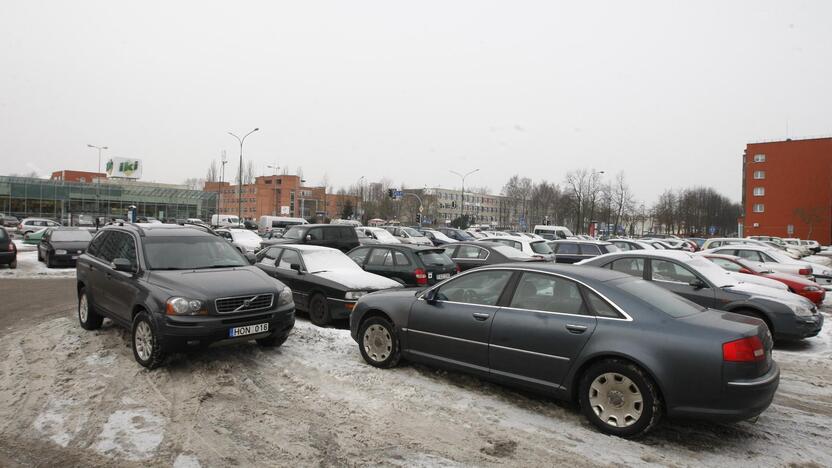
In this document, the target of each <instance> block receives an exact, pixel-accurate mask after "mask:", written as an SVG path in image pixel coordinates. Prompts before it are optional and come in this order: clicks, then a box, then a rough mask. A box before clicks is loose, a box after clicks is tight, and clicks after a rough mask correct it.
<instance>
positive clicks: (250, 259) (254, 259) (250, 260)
mask: <svg viewBox="0 0 832 468" xmlns="http://www.w3.org/2000/svg"><path fill="white" fill-rule="evenodd" d="M245 255H246V260H248V263H250V264H251V265H254V263H255V262H257V257H256V256H255V255H254V254H253V253H251V252H246V253H245Z"/></svg>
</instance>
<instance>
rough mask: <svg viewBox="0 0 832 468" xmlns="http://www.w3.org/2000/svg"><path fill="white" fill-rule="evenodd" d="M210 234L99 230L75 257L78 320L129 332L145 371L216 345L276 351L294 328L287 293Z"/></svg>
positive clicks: (157, 228) (180, 229) (173, 229)
mask: <svg viewBox="0 0 832 468" xmlns="http://www.w3.org/2000/svg"><path fill="white" fill-rule="evenodd" d="M251 260H253V257H252V258H251V259H249V258H247V257H246V256H244V255H243V254H241V253H240V252H239V251H238V250H237V249H235V248H234V247H233V246H232V245H231V244H229V243H228V242H227V241H225V240H224V239H222V238H221V237H219V236H217V235H215V234H213V231H210V230H208V229H203V228H198V227H189V226H188V227H185V226H176V225H166V224H158V225H152V226H147V225H145V226H138V225H135V224H130V223H120V224H114V225H110V226H107V227H105V228H103V229H101V230H100V231H99V232H98V233H97V234H96V236H95V237H94V238H93V239H92V241H90V245H89V247H88V248H87V250H86V252H85V253H84V254H83V255H81V256H80V257H79V258H78V261H77V266H76V268H77V277H78V284H77V289H78V321H79V322H80V324H81V327H82V328H84V329H86V330H95V329H97V328H99V327H101V323H102V321H103V319H104V318H105V317H107V318H109V319H111V320H112V321H113V323H115V324H117V325H120V326H123V327H125V328H127V329H129V330H130V331H131V343H132V348H133V356H134V357H135V359H136V361H138V363H139V364H141V365H142V366H144V367H147V368H149V369H152V368H155V367H158V366H160V365H161V364H163V362H164V360H165V357H166V355H168V354H169V353H171V352H173V351H178V350H182V349H184V348H188V347H193V346H200V345H201V346H205V345H210V344H212V343H215V342H220V341H222V342H227V341H232V340H235V341H236V340H240V341H246V340H251V339H254V340H256V341H257V344H259V345H261V346H265V347H274V346H280V345H281V344H283V342H284V341H286V338H287V337H288V336H289V332H290V331H291V330H292V328H293V327H294V324H295V304H294V302H293V300H292V291H291V290H290V289H289V288H288V287H287V286H286V285H284V284H283V283H281V282H280V281H277V280H276V279H274V278H270V277H269V276H268V275H266V274H265V273H264V272H263V271H261V270H260V269H259V268H257V267H255V266H252V265H251Z"/></svg>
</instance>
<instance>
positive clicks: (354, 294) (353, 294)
mask: <svg viewBox="0 0 832 468" xmlns="http://www.w3.org/2000/svg"><path fill="white" fill-rule="evenodd" d="M365 294H367V291H347V294H345V295H344V299H349V300H358V299H359V298H360V297H361V296H363V295H365Z"/></svg>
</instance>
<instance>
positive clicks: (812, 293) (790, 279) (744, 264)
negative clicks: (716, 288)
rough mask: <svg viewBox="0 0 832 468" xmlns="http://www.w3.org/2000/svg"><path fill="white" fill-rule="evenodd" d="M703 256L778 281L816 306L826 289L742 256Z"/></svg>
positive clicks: (735, 269)
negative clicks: (769, 268)
mask: <svg viewBox="0 0 832 468" xmlns="http://www.w3.org/2000/svg"><path fill="white" fill-rule="evenodd" d="M705 258H707V259H708V260H710V261H712V262H714V263H716V264H717V265H719V266H720V267H722V268H724V269H725V270H728V271H735V272H737V273H745V274H747V275H757V276H764V277H766V278H770V279H773V280H775V281H779V282H781V283H783V284H785V285H786V286H788V287H789V291H791V292H793V293H795V294H799V295H801V296H803V297H805V298H806V299H809V300H810V301H812V302H813V303H814V304H815V305H818V306H819V305H821V303H822V302H823V299H824V298H825V297H826V291H825V290H824V289H823V288H822V287H820V286H818V284H817V283H815V282H814V281H809V280H807V279H806V278H803V277H802V276H797V275H790V274H787V273H775V272H773V271H771V270H767V269H766V268H765V267H764V266H763V265H761V264H759V263H753V262H749V261H748V260H746V259H744V258H740V257H735V256H733V255H719V254H708V255H705Z"/></svg>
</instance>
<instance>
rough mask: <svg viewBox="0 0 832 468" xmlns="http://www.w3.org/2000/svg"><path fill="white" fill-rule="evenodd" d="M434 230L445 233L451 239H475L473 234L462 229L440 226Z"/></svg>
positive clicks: (461, 240) (462, 240) (463, 240)
mask: <svg viewBox="0 0 832 468" xmlns="http://www.w3.org/2000/svg"><path fill="white" fill-rule="evenodd" d="M436 230H437V231H439V232H441V233H442V234H445V235H446V236H448V237H450V238H451V239H453V240H455V241H460V242H465V241H475V240H477V239H476V238H475V237H474V236H472V235H471V234H468V233H467V232H465V231H463V230H462V229H454V228H446V227H440V228H436Z"/></svg>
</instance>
